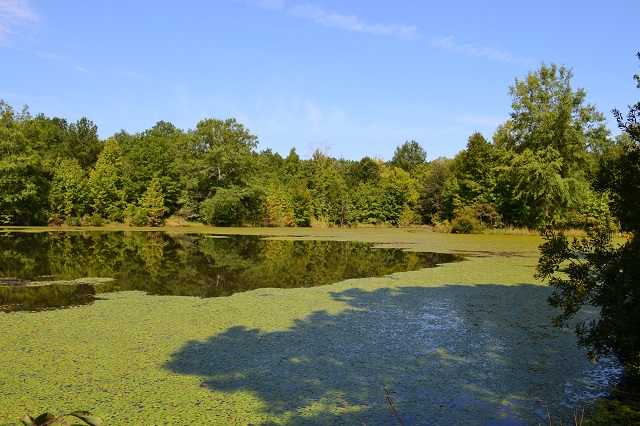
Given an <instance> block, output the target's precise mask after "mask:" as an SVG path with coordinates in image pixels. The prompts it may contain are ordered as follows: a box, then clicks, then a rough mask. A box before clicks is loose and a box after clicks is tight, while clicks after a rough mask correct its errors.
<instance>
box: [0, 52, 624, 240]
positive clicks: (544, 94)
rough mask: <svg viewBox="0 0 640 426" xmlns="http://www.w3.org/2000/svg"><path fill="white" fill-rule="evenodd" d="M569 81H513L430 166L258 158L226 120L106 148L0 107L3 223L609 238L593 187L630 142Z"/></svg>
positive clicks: (89, 131) (86, 132)
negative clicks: (499, 105)
mask: <svg viewBox="0 0 640 426" xmlns="http://www.w3.org/2000/svg"><path fill="white" fill-rule="evenodd" d="M571 78H572V72H571V70H570V69H567V68H565V67H563V66H556V65H554V64H551V65H546V64H544V63H543V64H542V65H541V66H540V68H539V69H537V70H534V71H531V72H529V73H528V74H527V75H526V76H525V78H524V79H522V80H520V79H518V78H516V79H515V83H514V84H513V85H512V86H511V87H510V88H509V95H510V97H511V100H512V110H511V112H510V118H509V119H508V120H507V121H506V122H505V123H503V124H502V125H500V126H499V127H498V128H497V130H496V132H495V133H494V135H493V136H492V139H487V138H486V137H485V136H484V135H482V134H480V133H474V134H472V135H470V136H469V138H468V141H467V145H466V149H464V150H463V151H461V152H459V153H458V154H457V155H456V156H455V158H453V159H447V158H437V159H434V160H431V161H427V152H426V151H425V149H424V148H423V147H422V146H421V145H420V144H419V143H418V142H416V141H413V140H411V141H407V142H404V143H403V144H401V145H399V146H397V148H396V150H395V153H394V155H393V157H392V158H391V159H390V160H388V161H383V160H381V159H377V158H370V157H364V158H362V159H361V160H360V161H353V160H345V159H336V158H332V157H331V156H329V155H328V153H327V152H323V151H322V150H316V151H315V152H314V153H313V155H312V156H311V158H309V159H301V158H300V156H299V155H298V153H297V152H296V151H295V149H291V151H290V152H289V154H288V155H287V156H286V157H283V156H281V155H280V154H278V153H273V152H272V151H271V150H270V149H264V150H262V151H258V149H257V148H258V136H256V135H253V134H252V133H251V132H250V131H249V129H247V128H246V127H245V126H243V125H242V124H241V123H239V122H237V121H236V120H235V119H226V120H219V119H204V120H202V121H200V122H198V123H197V124H196V126H195V128H194V129H189V130H186V131H185V130H182V129H179V128H176V127H175V126H174V125H172V124H171V123H168V122H164V121H161V122H158V123H157V124H156V125H155V126H153V127H152V128H151V129H148V130H145V131H143V132H141V133H136V134H129V133H127V132H125V131H121V132H119V133H116V134H115V135H113V136H112V137H110V138H108V139H106V140H101V139H100V138H99V137H98V128H97V126H96V125H95V124H94V123H93V122H92V121H91V120H89V119H87V118H82V119H80V120H78V121H77V122H75V123H70V122H68V121H67V120H66V119H64V118H58V117H53V118H51V117H47V116H45V115H44V114H38V115H36V116H32V115H31V113H30V111H29V109H28V107H26V106H25V107H24V108H23V109H22V110H21V111H19V112H18V111H17V110H15V109H14V108H12V107H11V106H10V105H8V104H7V103H5V102H4V101H0V115H1V122H0V224H4V225H45V224H50V225H62V224H66V225H102V224H105V223H109V222H117V223H125V224H129V225H132V226H147V225H151V226H153V225H159V224H162V223H164V221H166V220H167V219H169V218H170V220H171V223H180V222H185V221H198V222H201V223H205V224H210V225H217V226H237V225H253V226H358V225H365V224H366V225H387V226H409V225H414V224H432V225H434V226H436V227H437V229H440V230H444V231H451V232H475V231H478V230H481V229H483V228H485V227H502V226H515V227H527V228H540V227H545V226H554V227H557V228H571V227H583V226H584V225H585V224H588V223H590V222H593V221H596V220H597V221H604V222H605V223H608V224H609V225H610V226H611V227H614V226H615V225H616V224H615V223H614V221H613V220H612V218H611V215H610V212H609V205H610V200H609V199H608V198H607V195H606V192H604V193H603V192H597V191H595V190H594V176H595V175H596V174H597V173H596V172H597V169H598V167H599V164H600V163H602V162H603V160H605V159H607V158H614V157H615V156H617V155H619V153H620V152H622V151H623V150H624V149H625V147H626V146H628V145H629V144H630V143H631V142H630V139H629V137H628V135H626V134H624V133H623V134H622V135H620V136H618V137H616V138H613V137H612V136H611V132H610V131H609V130H608V129H607V128H606V125H605V116H604V115H603V114H602V113H601V112H599V111H597V110H596V108H595V107H594V106H593V105H592V104H590V103H588V102H587V99H586V91H585V90H584V89H582V88H577V89H574V88H572V86H571Z"/></svg>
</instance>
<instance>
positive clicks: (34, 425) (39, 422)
mask: <svg viewBox="0 0 640 426" xmlns="http://www.w3.org/2000/svg"><path fill="white" fill-rule="evenodd" d="M70 416H73V417H77V418H78V419H80V420H82V421H83V422H84V424H88V425H90V426H104V422H103V421H102V419H101V418H100V417H98V416H96V415H94V414H91V413H90V412H88V411H74V412H73V413H68V414H63V415H61V416H59V417H55V416H54V415H53V414H51V413H43V414H40V415H39V416H38V417H36V418H35V419H34V418H33V417H31V416H29V415H26V416H24V417H23V418H21V419H20V421H21V422H22V423H23V424H24V425H25V426H46V425H52V424H56V423H59V424H63V425H68V426H73V425H81V423H74V424H73V425H72V424H71V423H69V422H66V421H64V420H62V419H63V418H65V417H70Z"/></svg>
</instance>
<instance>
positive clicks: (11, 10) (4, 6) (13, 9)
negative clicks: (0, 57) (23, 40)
mask: <svg viewBox="0 0 640 426" xmlns="http://www.w3.org/2000/svg"><path fill="white" fill-rule="evenodd" d="M38 20H39V17H38V15H36V14H35V13H34V12H33V10H31V6H30V5H29V2H28V1H27V0H0V43H6V42H7V41H8V40H9V37H10V36H11V35H12V34H16V33H17V32H18V28H19V27H21V26H23V25H25V24H28V23H31V22H37V21H38Z"/></svg>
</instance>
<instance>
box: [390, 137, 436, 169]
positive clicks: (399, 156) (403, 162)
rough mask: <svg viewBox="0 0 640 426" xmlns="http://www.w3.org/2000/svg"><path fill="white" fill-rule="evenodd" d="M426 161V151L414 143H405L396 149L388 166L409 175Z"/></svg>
mask: <svg viewBox="0 0 640 426" xmlns="http://www.w3.org/2000/svg"><path fill="white" fill-rule="evenodd" d="M425 161H427V151H425V150H424V148H422V147H421V146H420V144H419V143H418V142H416V141H413V140H412V141H406V142H405V143H403V144H402V145H400V146H398V147H396V150H395V151H394V153H393V157H392V158H391V161H389V165H390V166H391V167H399V168H401V169H402V170H404V171H405V172H407V173H411V172H412V171H413V170H414V169H415V168H416V167H418V166H420V165H422V164H424V162H425Z"/></svg>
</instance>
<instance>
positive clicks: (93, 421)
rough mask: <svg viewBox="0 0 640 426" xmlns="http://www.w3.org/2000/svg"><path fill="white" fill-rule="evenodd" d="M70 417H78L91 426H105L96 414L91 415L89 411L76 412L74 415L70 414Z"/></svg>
mask: <svg viewBox="0 0 640 426" xmlns="http://www.w3.org/2000/svg"><path fill="white" fill-rule="evenodd" d="M69 415H70V416H74V417H77V418H79V419H80V420H83V421H84V422H85V423H87V424H90V425H91V426H104V422H103V421H102V419H101V418H100V417H98V416H96V415H95V414H91V413H90V412H88V411H74V412H73V413H69Z"/></svg>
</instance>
